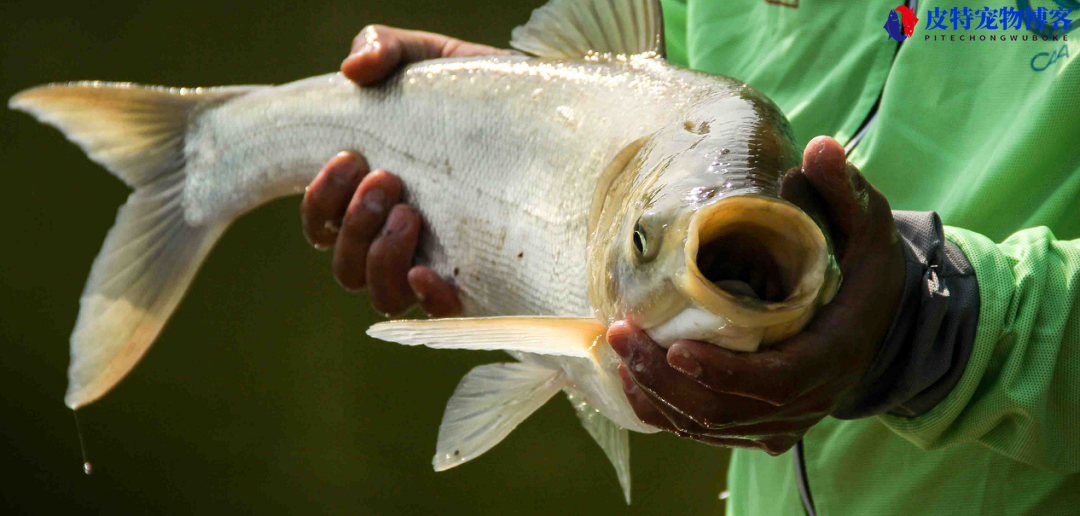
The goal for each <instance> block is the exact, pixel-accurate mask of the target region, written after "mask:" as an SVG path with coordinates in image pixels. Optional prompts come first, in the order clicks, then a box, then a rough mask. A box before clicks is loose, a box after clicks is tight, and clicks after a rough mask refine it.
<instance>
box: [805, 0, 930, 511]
mask: <svg viewBox="0 0 1080 516" xmlns="http://www.w3.org/2000/svg"><path fill="white" fill-rule="evenodd" d="M904 3H905V4H906V5H907V6H908V8H909V9H911V12H915V13H917V12H918V7H919V0H907V1H906V2H904ZM904 41H907V40H904ZM902 46H904V42H903V41H901V42H900V43H898V44H897V45H896V54H899V53H900V47H902ZM896 54H893V62H894V63H895V62H896ZM888 82H889V78H888V76H886V77H885V82H883V83H882V84H881V92H879V93H878V98H877V101H875V102H874V105H873V107H871V108H870V112H869V113H867V115H866V119H865V120H863V123H862V125H860V126H859V130H858V131H855V136H853V137H852V138H851V140H850V141H848V143H847V145H845V146H844V155H845V156H850V155H851V151H853V150H855V146H856V145H858V144H859V142H860V141H862V139H863V136H865V135H866V132H867V131H869V130H870V126H871V125H873V124H874V121H875V120H877V115H878V106H880V105H881V96H882V95H884V94H885V85H886V84H888ZM793 455H794V456H795V461H794V462H795V481H796V483H798V485H799V498H800V500H801V501H802V505H803V509H804V510H805V511H806V514H807V516H817V510H816V509H815V508H814V496H813V493H811V492H810V479H809V478H808V477H807V475H806V457H805V455H804V454H803V440H802V439H799V442H798V443H796V444H795V453H794V454H793Z"/></svg>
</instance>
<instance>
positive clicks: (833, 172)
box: [803, 136, 889, 244]
mask: <svg viewBox="0 0 1080 516" xmlns="http://www.w3.org/2000/svg"><path fill="white" fill-rule="evenodd" d="M803 174H804V175H805V176H806V178H807V179H808V180H809V181H810V184H811V186H813V187H814V190H816V191H817V193H818V195H820V196H821V199H822V200H823V201H825V205H826V208H827V211H828V214H829V223H830V225H831V226H832V228H833V230H834V231H835V232H836V233H838V235H837V236H838V240H850V239H851V238H857V237H858V236H860V235H861V234H862V233H863V232H864V231H865V230H866V228H867V227H869V226H870V225H871V223H872V222H873V221H872V218H873V214H874V213H873V212H877V211H881V210H880V209H878V208H881V206H878V205H879V204H882V203H884V204H885V205H884V211H885V212H886V213H889V207H888V203H887V202H886V201H885V198H884V197H883V196H882V195H881V194H880V193H878V192H877V190H875V189H874V188H873V187H872V186H871V185H870V183H868V182H867V181H866V178H865V177H863V175H862V173H861V172H859V169H857V168H855V165H852V164H851V163H849V162H848V161H847V158H846V156H845V155H844V148H843V147H841V146H840V144H839V143H837V141H836V140H834V139H832V138H829V137H828V136H818V137H817V138H814V139H813V140H811V141H810V143H809V144H807V146H806V150H805V151H804V152H803ZM838 244H840V242H838Z"/></svg>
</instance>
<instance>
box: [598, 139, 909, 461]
mask: <svg viewBox="0 0 1080 516" xmlns="http://www.w3.org/2000/svg"><path fill="white" fill-rule="evenodd" d="M802 173H803V174H804V175H805V176H806V177H807V178H808V179H809V181H810V183H811V184H812V185H813V187H814V189H815V190H816V191H817V192H818V193H819V194H820V195H821V197H822V199H823V200H824V202H825V205H826V210H827V211H828V214H829V223H830V227H831V228H832V230H833V233H832V234H833V237H834V238H835V239H836V240H835V242H836V252H837V257H838V258H839V262H840V269H841V271H842V272H843V274H844V284H843V285H842V286H841V288H840V290H839V291H838V292H837V295H836V297H835V298H834V299H833V301H832V302H831V303H830V304H829V305H826V306H824V307H822V309H821V310H820V311H819V312H818V313H817V314H816V315H815V317H814V319H813V320H812V321H811V322H810V324H809V325H808V326H807V328H806V329H804V330H803V331H801V332H800V333H798V334H796V335H794V336H792V337H791V338H789V339H787V340H786V341H784V342H780V343H778V344H776V345H775V346H773V347H771V348H769V349H766V350H761V351H758V352H757V353H741V352H738V351H729V350H726V349H724V348H721V347H717V346H713V345H710V344H708V343H703V342H696V341H689V340H683V341H678V342H676V343H674V344H672V345H671V346H670V347H669V348H668V349H667V350H664V349H663V348H661V347H660V346H658V345H657V344H656V343H655V342H653V341H652V339H651V338H650V337H649V335H648V334H646V333H645V332H644V331H641V330H640V329H639V328H636V327H634V326H633V325H632V324H628V323H618V324H616V325H613V326H612V327H611V328H610V329H609V330H608V333H607V341H608V343H609V344H610V345H611V346H612V348H613V349H615V351H616V352H617V353H618V354H619V356H620V357H621V358H622V361H623V365H620V366H619V375H620V378H621V379H622V381H623V388H624V391H625V392H626V395H627V397H628V398H629V399H630V403H631V405H633V407H634V411H635V413H636V414H637V415H638V417H640V418H641V419H642V421H645V422H646V423H648V424H650V425H652V426H655V427H657V428H661V429H663V430H666V431H669V432H672V433H675V434H677V435H680V436H683V437H688V438H692V439H696V440H699V441H701V442H704V443H708V444H713V445H720V446H730V447H743V448H757V449H761V450H764V451H766V452H768V453H769V454H772V455H778V454H780V453H783V452H785V451H787V450H788V449H790V448H791V447H792V446H794V445H795V444H796V443H797V442H798V441H799V439H801V438H802V436H803V434H805V433H806V432H807V431H808V430H809V429H810V427H812V426H813V425H814V424H816V423H817V422H818V421H820V420H821V419H822V418H824V417H825V416H828V415H830V414H832V413H833V412H834V411H835V410H836V409H837V408H838V407H840V406H842V405H845V404H849V403H853V402H856V401H857V400H855V399H853V398H856V397H858V396H859V395H862V394H864V393H860V392H853V390H854V389H853V387H855V386H856V384H857V383H858V382H859V380H860V379H861V378H862V377H863V375H864V374H865V373H866V372H867V370H868V369H869V368H870V366H871V363H872V362H873V360H874V357H875V355H876V353H877V351H878V347H879V346H880V344H881V342H882V341H883V340H884V339H885V338H886V334H887V332H888V331H889V328H890V326H891V324H892V321H893V317H894V315H895V314H896V313H897V307H898V305H899V304H900V298H901V295H902V293H903V279H904V259H903V250H902V249H901V244H900V241H899V238H898V237H897V233H896V227H895V224H894V222H893V216H892V211H891V209H890V207H889V203H888V201H887V200H886V199H885V197H884V196H883V195H882V194H881V192H879V191H878V190H877V189H875V188H873V187H872V186H871V185H870V184H869V183H867V181H866V179H865V178H864V177H863V176H862V174H861V173H860V172H859V170H857V169H856V168H855V167H854V166H853V165H852V164H851V163H847V162H846V160H845V159H844V151H843V148H842V147H840V145H839V144H838V143H837V142H836V141H835V140H833V139H831V138H827V137H819V138H817V139H814V140H813V141H811V142H810V144H809V145H807V147H806V151H805V153H804V155H803V172H802Z"/></svg>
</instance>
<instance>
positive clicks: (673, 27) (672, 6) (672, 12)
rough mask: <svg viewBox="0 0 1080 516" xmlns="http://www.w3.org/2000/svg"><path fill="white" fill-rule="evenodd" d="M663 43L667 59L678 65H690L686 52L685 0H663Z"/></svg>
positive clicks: (661, 3)
mask: <svg viewBox="0 0 1080 516" xmlns="http://www.w3.org/2000/svg"><path fill="white" fill-rule="evenodd" d="M660 5H661V9H663V12H664V43H665V46H666V47H667V60H668V61H670V62H672V63H675V64H677V65H679V66H690V64H689V63H690V59H689V57H688V55H687V53H686V0H663V1H661V2H660Z"/></svg>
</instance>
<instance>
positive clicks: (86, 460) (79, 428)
mask: <svg viewBox="0 0 1080 516" xmlns="http://www.w3.org/2000/svg"><path fill="white" fill-rule="evenodd" d="M71 415H72V416H74V417H75V433H77V434H79V451H80V452H82V460H83V473H86V474H87V475H89V474H90V472H91V471H92V468H91V466H90V458H89V457H87V455H86V442H85V441H84V440H83V431H82V424H80V423H79V414H78V412H75V411H74V410H72V411H71Z"/></svg>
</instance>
